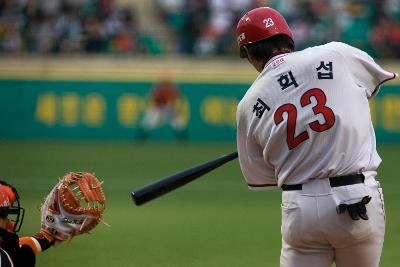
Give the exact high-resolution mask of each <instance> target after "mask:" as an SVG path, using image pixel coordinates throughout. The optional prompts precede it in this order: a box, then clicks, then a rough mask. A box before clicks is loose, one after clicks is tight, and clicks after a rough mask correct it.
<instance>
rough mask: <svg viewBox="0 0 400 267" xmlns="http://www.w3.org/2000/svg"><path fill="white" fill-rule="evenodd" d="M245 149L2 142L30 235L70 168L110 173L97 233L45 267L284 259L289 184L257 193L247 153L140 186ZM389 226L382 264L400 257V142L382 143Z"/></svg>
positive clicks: (0, 161) (54, 251) (44, 260)
mask: <svg viewBox="0 0 400 267" xmlns="http://www.w3.org/2000/svg"><path fill="white" fill-rule="evenodd" d="M233 150H235V145H234V144H219V143H200V144H191V143H189V144H185V145H182V144H180V145H179V144H177V143H171V144H168V143H152V144H137V143H122V142H121V143H118V142H55V141H54V142H52V141H50V142H28V141H26V142H24V141H18V142H17V141H15V142H4V141H3V142H0V151H1V153H0V166H1V172H0V177H2V178H3V179H5V180H7V181H9V182H10V183H12V184H13V185H14V186H15V187H17V189H18V190H19V193H20V195H21V198H22V199H21V200H22V204H23V206H24V207H25V208H26V209H27V214H26V216H25V222H24V225H23V227H22V231H21V235H31V234H34V233H36V232H37V231H38V230H39V226H40V219H39V217H40V214H39V211H38V209H39V206H40V203H41V201H42V199H43V197H45V196H46V194H47V193H48V192H49V191H50V189H51V188H52V187H53V186H54V185H55V183H56V182H57V181H58V180H57V178H58V177H60V176H62V175H64V174H65V173H67V172H69V171H91V172H95V174H96V175H97V176H98V177H99V178H100V179H102V180H104V181H105V184H104V186H105V193H106V197H107V200H108V203H107V204H108V206H107V209H106V212H105V216H104V220H105V221H107V222H108V223H109V224H110V225H111V227H110V228H109V227H107V226H105V225H99V226H98V227H97V228H96V229H95V230H94V231H93V232H92V233H91V234H89V235H84V236H79V237H76V238H75V239H73V240H72V242H71V243H70V244H69V245H66V244H62V245H60V246H58V247H56V248H51V249H49V250H48V251H46V252H45V253H42V254H40V255H39V256H38V264H37V266H39V267H48V266H49V267H52V266H57V267H64V266H85V267H92V266H118V267H126V266H128V267H129V266H143V267H152V266H157V267H158V266H162V267H166V266H171V267H179V266H181V267H188V266H196V267H200V266H201V267H204V266H207V267H223V266H227V267H228V266H229V267H236V266H237V267H244V266H246V267H247V266H252V267H257V266H260V267H261V266H263V267H266V266H273V267H276V266H279V254H280V192H279V191H278V190H276V191H268V192H267V191H264V192H257V193H255V192H251V191H249V190H248V189H247V186H246V185H245V183H244V180H243V178H242V175H241V172H240V169H239V165H238V162H237V161H233V162H230V163H228V164H227V165H225V166H223V167H221V168H219V169H217V170H215V171H213V172H211V173H209V174H207V175H206V176H204V177H202V178H201V179H199V180H197V181H195V182H193V183H191V184H189V185H186V186H185V187H183V188H180V189H178V190H177V191H175V192H172V193H170V194H168V195H165V196H163V197H161V198H159V199H157V200H154V201H152V202H150V203H148V204H146V205H144V206H141V207H136V206H134V204H133V202H132V200H131V197H130V192H131V191H132V190H134V189H137V188H139V187H141V186H143V185H145V184H148V183H151V182H153V181H156V180H158V179H160V178H163V177H165V176H167V175H170V174H172V173H175V172H178V171H180V170H183V169H185V168H189V167H191V166H193V165H195V164H199V163H202V162H205V161H207V160H210V159H213V158H216V157H218V156H220V155H222V154H225V153H229V152H232V151H233ZM379 152H380V154H381V156H382V158H383V163H382V165H381V167H380V170H379V171H380V172H379V175H378V177H380V181H381V183H382V185H383V189H384V193H385V204H386V214H387V231H386V240H385V247H384V251H383V256H382V260H381V266H386V267H393V266H399V265H400V254H399V244H400V211H399V207H398V206H396V205H398V204H399V203H400V202H399V200H400V195H399V192H400V177H399V174H398V169H399V166H398V165H399V162H400V160H399V159H400V146H399V145H381V146H379Z"/></svg>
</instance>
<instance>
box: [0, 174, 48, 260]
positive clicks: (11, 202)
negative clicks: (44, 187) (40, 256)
mask: <svg viewBox="0 0 400 267" xmlns="http://www.w3.org/2000/svg"><path fill="white" fill-rule="evenodd" d="M24 212H25V210H24V209H23V208H22V207H21V206H20V202H19V195H18V193H17V190H16V189H15V188H14V187H13V186H11V185H10V184H8V183H6V182H3V181H0V240H1V242H0V247H1V250H0V256H1V259H0V262H1V264H0V266H2V267H3V266H4V267H8V266H15V267H19V266H24V267H29V266H35V258H36V257H35V255H36V254H37V253H38V252H40V251H45V250H46V249H48V248H49V247H51V246H52V245H53V244H54V238H52V237H51V236H50V235H48V234H46V233H44V232H43V233H39V234H37V235H34V236H32V237H22V238H18V235H17V234H16V233H17V232H18V231H19V230H20V228H21V224H22V222H23V219H24Z"/></svg>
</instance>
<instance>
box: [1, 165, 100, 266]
mask: <svg viewBox="0 0 400 267" xmlns="http://www.w3.org/2000/svg"><path fill="white" fill-rule="evenodd" d="M70 188H74V189H72V190H71V189H70ZM78 188H79V190H80V191H79V197H82V199H79V198H76V197H75V196H74V192H75V191H77V189H78ZM98 200H100V201H102V203H105V197H104V195H103V189H102V187H101V183H100V182H98V180H97V178H95V177H94V176H93V175H92V174H89V173H81V172H76V173H75V172H71V173H69V174H67V175H66V176H64V177H63V178H62V179H60V181H59V182H58V183H57V185H56V186H55V187H54V188H53V190H51V192H50V193H49V195H48V196H47V197H46V200H45V202H44V203H43V205H42V207H41V226H40V232H39V233H38V234H36V235H33V236H26V237H21V238H19V237H18V235H17V232H18V231H19V230H20V228H21V225H22V222H23V219H24V213H25V210H24V209H23V208H22V207H21V206H20V201H19V195H18V193H17V190H16V189H15V188H14V187H13V186H11V185H10V184H8V183H6V182H3V181H0V267H9V266H12V267H14V266H15V267H31V266H35V263H36V255H37V254H38V253H39V252H43V251H45V250H47V249H48V248H50V247H52V246H53V245H55V244H59V243H61V242H63V241H66V240H70V239H72V238H73V237H74V236H76V235H80V234H83V233H88V232H89V231H90V230H91V229H93V228H94V227H95V226H96V225H97V224H98V222H99V221H100V219H101V214H100V215H99V214H98V212H99V211H100V212H101V213H102V211H103V210H102V209H99V208H98V206H97V204H96V203H97V202H98ZM79 201H81V202H82V203H85V202H87V203H89V202H90V203H91V206H89V205H87V206H85V207H82V206H80V202H79ZM77 205H78V206H77ZM104 205H105V204H104ZM76 206H77V207H76ZM74 207H76V210H77V211H79V212H78V213H74V211H71V210H72V208H74Z"/></svg>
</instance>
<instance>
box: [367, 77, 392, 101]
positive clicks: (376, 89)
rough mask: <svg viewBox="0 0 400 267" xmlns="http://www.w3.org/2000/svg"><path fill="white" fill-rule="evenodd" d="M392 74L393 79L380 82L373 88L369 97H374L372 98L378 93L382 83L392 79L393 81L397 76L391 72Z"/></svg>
mask: <svg viewBox="0 0 400 267" xmlns="http://www.w3.org/2000/svg"><path fill="white" fill-rule="evenodd" d="M392 74H393V77H391V78H388V79H386V80H383V81H381V82H380V83H379V84H378V85H377V86H376V87H375V90H374V91H373V92H372V94H371V97H374V96H375V95H376V93H377V92H378V89H379V87H380V86H381V85H382V84H383V83H385V82H387V81H390V80H393V79H395V78H396V77H397V74H396V73H394V72H392Z"/></svg>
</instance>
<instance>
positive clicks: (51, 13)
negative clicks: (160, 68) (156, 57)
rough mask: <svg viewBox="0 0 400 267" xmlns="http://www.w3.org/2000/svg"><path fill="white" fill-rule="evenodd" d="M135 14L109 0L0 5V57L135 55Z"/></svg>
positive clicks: (7, 1) (24, 0) (0, 0)
mask: <svg viewBox="0 0 400 267" xmlns="http://www.w3.org/2000/svg"><path fill="white" fill-rule="evenodd" d="M138 35H139V33H138V27H137V21H136V18H135V13H134V10H132V9H128V8H124V7H121V6H119V5H118V4H117V2H116V1H114V0H42V1H38V0H0V49H1V51H2V52H8V53H9V52H33V53H34V52H36V53H58V52H60V53H71V52H115V53H130V52H138V51H139V50H140V48H139V46H138V45H137V43H136V40H137V38H138Z"/></svg>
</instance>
